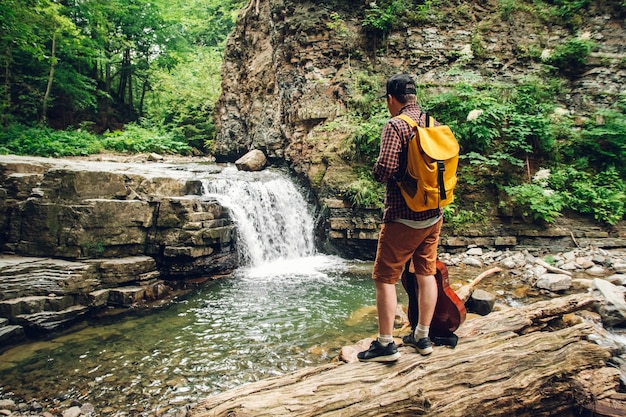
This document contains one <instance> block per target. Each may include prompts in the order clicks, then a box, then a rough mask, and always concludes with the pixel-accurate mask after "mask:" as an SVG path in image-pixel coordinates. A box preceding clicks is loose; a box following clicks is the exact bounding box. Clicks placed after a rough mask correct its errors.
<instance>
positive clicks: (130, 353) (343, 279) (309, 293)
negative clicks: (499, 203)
mask: <svg viewBox="0 0 626 417" xmlns="http://www.w3.org/2000/svg"><path fill="white" fill-rule="evenodd" d="M370 274H371V263H363V262H348V261H345V260H342V259H339V258H334V257H329V256H312V257H308V258H301V259H295V260H292V261H277V262H274V263H270V264H267V265H264V266H263V267H260V268H255V269H242V270H240V271H238V272H237V273H236V274H235V275H234V276H232V277H230V278H225V279H222V280H218V281H214V282H212V283H209V284H208V285H206V286H205V287H203V288H201V289H200V290H199V291H198V292H197V293H195V294H194V295H192V296H189V297H187V298H185V299H181V300H177V301H175V302H173V303H171V304H170V305H168V306H167V307H163V308H162V309H160V310H158V311H153V312H151V313H150V314H143V315H137V316H134V317H133V316H131V317H128V316H127V317H125V318H118V319H116V320H113V322H111V323H108V324H107V323H102V322H100V323H98V324H93V325H90V326H88V327H86V328H83V329H81V330H79V331H76V332H74V333H72V334H69V335H66V336H62V337H59V338H56V339H53V340H49V341H44V342H38V343H32V344H28V345H24V346H20V347H18V348H16V349H13V350H11V351H9V352H6V353H5V354H3V355H1V356H0V380H1V381H2V390H1V391H0V393H2V394H3V395H4V396H6V395H7V394H8V393H13V394H14V396H15V398H18V399H20V400H30V399H33V398H35V399H39V400H42V402H43V403H45V404H54V403H58V402H60V401H63V400H67V399H73V400H76V401H77V402H79V403H84V402H89V403H91V404H93V405H94V406H95V408H96V412H97V414H98V415H104V414H106V415H126V413H128V412H133V414H134V415H149V414H151V413H154V412H157V411H158V410H163V409H166V408H167V407H174V406H180V405H183V404H190V403H194V402H197V401H199V400H201V399H203V398H205V397H206V396H209V395H211V394H215V393H219V392H222V391H224V390H227V389H229V388H232V387H235V386H239V385H241V384H244V383H247V382H251V381H256V380H259V379H264V378H267V377H271V376H275V375H281V374H285V373H288V372H291V371H294V370H297V369H300V368H303V367H307V366H313V365H316V364H320V363H327V362H328V361H330V360H331V359H332V358H333V357H336V356H337V354H338V352H339V349H340V348H341V347H342V346H345V345H349V344H353V343H355V342H357V341H358V340H360V339H363V338H365V337H369V336H371V335H373V334H375V332H376V317H375V313H373V312H372V310H371V306H373V305H374V300H375V292H374V287H373V284H372V282H371V278H370ZM399 293H400V291H399ZM401 295H402V294H400V296H401ZM364 307H365V311H367V312H368V314H365V315H362V316H361V315H360V314H357V315H359V317H360V319H355V318H354V317H353V313H355V312H357V313H358V312H360V311H361V310H363V308H364ZM107 407H109V408H107Z"/></svg>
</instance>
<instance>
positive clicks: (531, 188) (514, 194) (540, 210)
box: [501, 170, 564, 223]
mask: <svg viewBox="0 0 626 417" xmlns="http://www.w3.org/2000/svg"><path fill="white" fill-rule="evenodd" d="M549 175H550V171H549V170H539V171H538V172H537V174H535V176H534V177H533V181H532V183H530V184H521V185H515V186H508V187H504V190H505V191H506V193H507V194H508V196H509V198H510V199H511V203H512V204H513V213H514V214H517V215H520V216H521V217H522V218H523V219H525V220H527V219H529V218H532V219H533V220H538V221H541V222H545V223H552V222H554V220H555V218H556V217H558V216H560V215H561V210H562V209H563V206H564V202H563V198H562V197H561V196H560V195H559V194H558V193H556V192H555V191H554V190H552V189H550V188H547V185H548V182H547V177H548V176H549ZM501 204H502V203H501Z"/></svg>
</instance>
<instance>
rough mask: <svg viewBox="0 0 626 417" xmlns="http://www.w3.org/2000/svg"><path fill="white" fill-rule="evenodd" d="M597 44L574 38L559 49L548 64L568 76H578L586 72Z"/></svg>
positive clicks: (549, 59)
mask: <svg viewBox="0 0 626 417" xmlns="http://www.w3.org/2000/svg"><path fill="white" fill-rule="evenodd" d="M594 47H595V43H594V42H592V41H588V40H584V39H580V38H572V39H570V40H568V41H567V42H565V43H564V44H562V45H560V46H559V47H557V48H556V49H555V50H554V52H553V53H552V56H551V57H550V58H548V59H547V63H548V64H549V65H552V66H554V67H556V68H558V69H559V71H561V73H563V74H564V75H566V76H570V77H572V76H577V75H579V74H581V73H582V72H584V70H585V68H586V66H587V58H588V57H589V54H591V51H592V49H593V48H594Z"/></svg>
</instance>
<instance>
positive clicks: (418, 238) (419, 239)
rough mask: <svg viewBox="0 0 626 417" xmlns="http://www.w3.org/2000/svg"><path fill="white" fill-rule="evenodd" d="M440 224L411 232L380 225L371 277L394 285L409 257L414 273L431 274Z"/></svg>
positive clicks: (398, 226)
mask: <svg viewBox="0 0 626 417" xmlns="http://www.w3.org/2000/svg"><path fill="white" fill-rule="evenodd" d="M442 223H443V219H440V220H439V221H438V222H437V223H435V224H434V225H432V226H430V227H427V228H425V229H414V228H412V227H409V226H407V225H405V224H402V223H397V222H391V223H384V224H383V227H382V229H381V230H380V237H379V238H378V249H377V251H376V261H375V262H374V271H373V272H372V278H374V279H375V280H377V281H379V282H383V283H386V284H395V283H396V282H398V280H399V279H400V276H401V274H402V271H404V267H405V265H406V263H407V262H408V261H409V259H411V258H413V265H414V266H415V273H416V274H418V275H435V273H436V272H437V246H438V244H439V232H440V231H441V225H442Z"/></svg>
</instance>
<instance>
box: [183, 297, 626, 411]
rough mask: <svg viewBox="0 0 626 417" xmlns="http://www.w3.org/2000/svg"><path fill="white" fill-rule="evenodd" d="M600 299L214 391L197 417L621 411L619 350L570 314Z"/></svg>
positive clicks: (495, 317)
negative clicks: (388, 357)
mask: <svg viewBox="0 0 626 417" xmlns="http://www.w3.org/2000/svg"><path fill="white" fill-rule="evenodd" d="M596 301H597V300H596V299H594V298H593V297H592V296H591V295H589V294H575V295H571V296H566V297H560V298H556V299H553V300H550V301H542V302H538V303H534V304H532V305H529V306H525V307H523V308H516V309H513V308H507V309H504V310H501V311H497V312H493V313H491V314H489V315H488V316H484V317H478V318H476V319H473V320H468V321H466V322H465V323H463V325H462V326H461V327H460V328H459V329H458V330H457V332H456V333H457V335H458V336H459V337H460V340H459V344H458V345H457V347H456V348H455V349H450V348H447V347H435V351H434V352H433V353H432V354H431V355H430V356H426V357H422V356H421V355H419V354H417V353H415V351H414V349H412V348H410V347H404V346H400V348H399V349H400V352H401V353H402V357H401V358H400V359H399V360H398V361H397V362H395V363H393V364H380V363H358V362H357V363H348V364H344V363H341V362H339V363H329V364H328V365H323V366H319V367H316V368H310V369H303V370H301V371H298V372H295V373H292V374H288V375H284V376H281V377H276V378H271V379H267V380H264V381H259V382H255V383H251V384H248V385H243V386H241V387H238V388H235V389H232V390H229V391H226V392H224V393H221V394H218V395H215V396H212V397H209V398H207V399H205V400H204V401H202V402H200V403H199V404H198V405H197V406H196V407H195V408H194V409H193V410H192V416H195V417H201V416H202V417H208V416H229V417H244V416H246V417H249V416H255V417H260V416H272V417H276V416H290V417H293V416H342V417H343V416H345V417H353V416H392V415H393V416H409V415H410V416H415V415H425V416H463V417H467V416H480V417H483V416H511V415H515V416H553V415H557V414H559V413H563V412H568V411H571V410H576V409H583V408H587V409H589V410H595V411H596V412H597V410H599V409H600V408H602V407H608V406H610V408H611V409H612V410H615V409H617V410H619V409H620V407H623V406H624V404H625V403H624V402H623V401H620V398H619V397H618V396H619V394H618V393H617V392H616V390H617V388H618V387H619V374H620V372H619V370H618V369H615V368H614V367H610V366H608V365H607V361H608V360H609V359H610V358H611V356H612V354H613V353H614V351H616V350H617V347H616V346H614V345H611V344H610V343H605V342H603V343H601V344H598V343H594V342H593V341H591V340H594V339H601V340H603V341H605V340H608V339H607V338H605V337H604V336H603V334H604V330H603V329H602V328H601V327H597V326H596V325H594V324H593V323H592V322H590V321H585V320H584V319H582V318H580V317H579V316H574V315H570V314H567V313H572V312H575V311H578V310H583V309H587V308H589V307H590V306H591V305H592V304H593V303H594V302H596ZM566 314H567V316H566V317H567V318H568V319H567V320H563V316H564V315H566ZM577 317H578V319H576V318H577ZM622 409H623V408H622ZM595 415H596V416H597V415H601V414H595ZM605 415H620V414H605Z"/></svg>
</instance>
